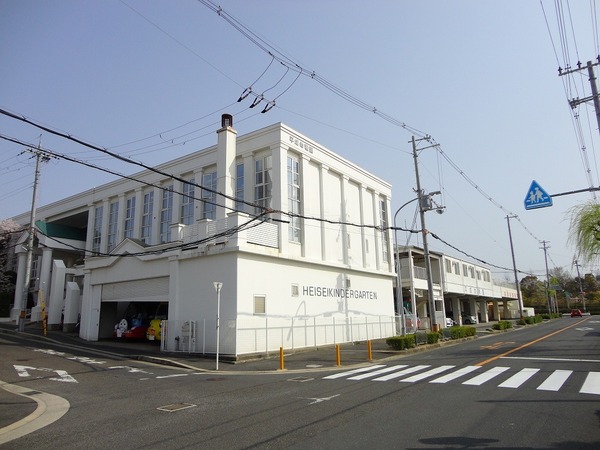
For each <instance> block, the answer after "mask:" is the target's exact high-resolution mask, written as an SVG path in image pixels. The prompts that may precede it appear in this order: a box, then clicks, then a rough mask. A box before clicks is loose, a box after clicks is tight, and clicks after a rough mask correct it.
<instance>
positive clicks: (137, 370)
mask: <svg viewBox="0 0 600 450" xmlns="http://www.w3.org/2000/svg"><path fill="white" fill-rule="evenodd" d="M107 369H126V370H127V372H129V373H147V374H150V375H152V372H147V371H145V370H144V369H138V368H136V367H130V366H111V367H107Z"/></svg>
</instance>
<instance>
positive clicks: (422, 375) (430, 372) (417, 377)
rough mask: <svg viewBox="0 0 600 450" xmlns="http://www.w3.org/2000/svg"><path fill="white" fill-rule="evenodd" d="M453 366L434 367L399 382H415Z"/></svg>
mask: <svg viewBox="0 0 600 450" xmlns="http://www.w3.org/2000/svg"><path fill="white" fill-rule="evenodd" d="M453 367H455V366H440V367H434V368H433V369H430V370H428V371H427V372H423V373H420V374H418V375H413V376H412V377H408V378H405V379H404V380H400V382H401V383H415V382H417V381H421V380H424V379H425V378H429V377H432V376H434V375H437V374H438V373H442V372H445V371H446V370H450V369H452V368H453Z"/></svg>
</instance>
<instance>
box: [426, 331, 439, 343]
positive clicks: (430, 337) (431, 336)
mask: <svg viewBox="0 0 600 450" xmlns="http://www.w3.org/2000/svg"><path fill="white" fill-rule="evenodd" d="M439 340H440V333H436V332H435V331H434V332H432V333H427V343H428V344H436V343H437V342H438V341H439Z"/></svg>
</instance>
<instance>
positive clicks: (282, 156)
mask: <svg viewBox="0 0 600 450" xmlns="http://www.w3.org/2000/svg"><path fill="white" fill-rule="evenodd" d="M270 150H271V161H272V163H273V170H272V173H271V180H272V182H273V188H272V190H271V195H272V199H271V207H272V208H273V209H280V210H282V211H287V210H288V206H287V205H288V196H287V148H285V147H283V146H281V144H278V145H273V146H271V147H270ZM267 217H269V218H274V219H279V220H281V222H278V223H277V222H276V223H277V228H278V229H279V251H280V252H281V253H284V254H289V246H290V241H289V239H288V229H287V227H288V224H287V223H284V222H283V221H284V220H285V221H287V216H285V217H284V216H283V214H281V213H277V214H269V215H268V216H267Z"/></svg>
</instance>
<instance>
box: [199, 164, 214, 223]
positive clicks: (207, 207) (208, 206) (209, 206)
mask: <svg viewBox="0 0 600 450" xmlns="http://www.w3.org/2000/svg"><path fill="white" fill-rule="evenodd" d="M202 187H203V188H207V189H202V204H203V206H204V207H203V209H202V218H203V219H212V220H215V218H216V217H217V194H216V192H217V172H210V173H205V174H204V175H203V176H202Z"/></svg>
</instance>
